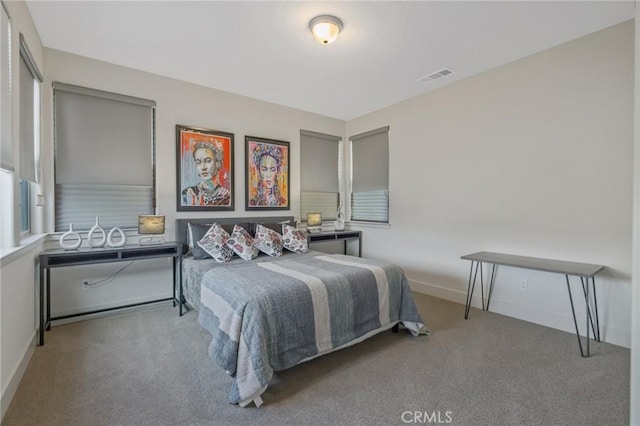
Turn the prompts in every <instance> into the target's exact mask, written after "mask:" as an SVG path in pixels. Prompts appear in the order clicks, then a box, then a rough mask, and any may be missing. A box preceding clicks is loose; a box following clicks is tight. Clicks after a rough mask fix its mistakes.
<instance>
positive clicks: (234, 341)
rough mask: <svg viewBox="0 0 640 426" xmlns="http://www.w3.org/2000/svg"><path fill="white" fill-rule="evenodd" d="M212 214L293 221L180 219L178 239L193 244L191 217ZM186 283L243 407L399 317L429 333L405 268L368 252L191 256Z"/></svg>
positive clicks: (213, 353)
mask: <svg viewBox="0 0 640 426" xmlns="http://www.w3.org/2000/svg"><path fill="white" fill-rule="evenodd" d="M214 222H215V223H218V224H220V225H224V226H233V224H236V223H237V224H241V225H243V226H248V228H249V229H252V228H253V227H254V226H255V224H257V223H262V224H265V226H267V225H270V226H272V227H274V226H273V225H275V227H274V228H276V229H277V226H279V225H278V223H283V222H288V223H290V224H294V222H293V217H290V216H279V217H266V218H265V217H254V218H215V219H211V218H206V219H177V220H176V234H177V237H178V240H179V241H181V242H183V243H184V245H185V247H188V243H189V242H188V233H189V232H188V229H189V226H188V223H191V224H192V225H191V226H192V227H194V228H195V226H196V225H199V226H200V227H201V228H202V227H203V226H204V227H207V226H210V225H211V224H213V223H214ZM252 230H253V229H252ZM196 250H197V246H196ZM195 254H196V255H197V253H195ZM181 287H182V289H181V293H182V294H183V295H184V299H185V301H186V303H187V304H188V305H189V307H190V308H192V309H195V310H196V311H197V312H198V323H199V324H200V325H201V326H202V327H204V328H205V329H206V330H207V331H208V332H209V333H210V334H211V336H212V339H211V343H210V345H209V356H210V357H211V358H212V359H213V360H214V362H215V363H216V364H218V365H219V366H220V367H222V368H223V369H224V370H225V371H226V372H227V373H228V374H229V375H230V376H231V377H232V379H233V383H232V387H231V390H230V393H229V402H231V403H234V404H238V405H240V406H241V407H245V406H247V405H248V404H250V403H251V402H254V403H255V405H256V406H258V407H259V406H260V405H261V404H262V399H261V395H262V393H263V392H264V391H265V390H266V389H267V387H268V385H269V382H270V381H271V379H272V378H273V374H274V372H275V371H280V370H284V369H287V368H290V367H293V366H294V365H297V364H300V363H302V362H305V361H308V360H310V359H313V358H315V357H318V356H321V355H323V354H326V353H329V352H333V351H336V350H339V349H342V348H345V347H347V346H350V345H353V344H355V343H358V342H361V341H363V340H365V339H367V338H369V337H371V336H373V335H375V334H377V333H380V332H382V331H385V330H388V329H391V328H394V329H395V330H397V328H398V326H399V325H402V326H403V327H404V328H406V329H408V330H409V331H410V332H411V333H412V334H413V335H414V336H417V335H419V334H427V333H428V332H427V331H426V329H425V327H424V321H423V320H422V318H421V317H420V314H419V313H418V311H417V308H416V306H415V303H414V301H413V296H412V294H411V291H410V289H409V285H408V282H407V279H406V277H405V275H404V272H403V271H402V269H401V268H400V267H398V266H396V265H393V264H389V263H385V262H380V261H374V260H371V259H366V258H359V257H353V256H347V255H340V254H326V253H321V252H316V251H309V252H307V253H293V252H288V251H287V250H284V252H283V255H282V256H280V257H271V256H268V255H265V254H261V255H260V256H258V258H256V259H254V260H243V259H240V258H239V257H237V256H236V257H234V258H233V259H232V260H230V261H229V262H225V263H219V262H217V261H215V260H213V259H195V258H194V256H190V255H189V254H187V255H186V256H185V257H184V260H183V263H182V282H181Z"/></svg>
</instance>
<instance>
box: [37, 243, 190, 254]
mask: <svg viewBox="0 0 640 426" xmlns="http://www.w3.org/2000/svg"><path fill="white" fill-rule="evenodd" d="M179 245H182V244H181V243H179V242H177V241H166V242H164V243H162V244H125V245H123V246H121V247H109V246H105V247H79V248H77V249H75V250H68V249H64V248H62V247H57V248H52V249H47V250H44V251H42V252H41V253H40V256H52V255H53V256H59V255H70V256H72V255H77V254H92V253H106V252H114V251H115V252H118V251H134V250H137V251H145V250H150V251H159V250H162V249H167V248H176V247H178V246H179Z"/></svg>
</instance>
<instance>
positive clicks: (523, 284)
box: [520, 280, 529, 291]
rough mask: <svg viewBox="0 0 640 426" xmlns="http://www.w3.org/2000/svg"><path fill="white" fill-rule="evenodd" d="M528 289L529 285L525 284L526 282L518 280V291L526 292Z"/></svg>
mask: <svg viewBox="0 0 640 426" xmlns="http://www.w3.org/2000/svg"><path fill="white" fill-rule="evenodd" d="M528 287H529V283H528V282H527V280H520V290H522V291H527V288H528Z"/></svg>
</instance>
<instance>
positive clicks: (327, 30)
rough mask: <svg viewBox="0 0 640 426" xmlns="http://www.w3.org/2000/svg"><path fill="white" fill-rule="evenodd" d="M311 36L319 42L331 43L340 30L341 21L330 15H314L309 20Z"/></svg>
mask: <svg viewBox="0 0 640 426" xmlns="http://www.w3.org/2000/svg"><path fill="white" fill-rule="evenodd" d="M309 29H310V30H311V32H312V33H313V37H314V38H315V39H316V40H318V43H320V44H331V43H333V42H334V41H335V39H336V38H338V34H340V31H342V21H341V20H339V19H338V18H336V17H335V16H331V15H320V16H316V17H315V18H313V19H312V20H311V21H310V22H309Z"/></svg>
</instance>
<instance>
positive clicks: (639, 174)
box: [629, 0, 640, 425]
mask: <svg viewBox="0 0 640 426" xmlns="http://www.w3.org/2000/svg"><path fill="white" fill-rule="evenodd" d="M638 6H639V5H638V1H637V0H636V14H635V39H634V40H635V81H636V84H635V91H634V106H635V108H634V114H633V123H634V155H633V159H634V167H633V170H634V176H633V184H634V185H633V256H632V259H633V262H632V263H633V265H632V267H633V274H632V276H633V291H632V302H631V372H630V376H631V380H630V382H631V383H630V384H631V386H630V388H631V389H630V396H629V400H630V401H639V400H640V108H639V106H640V84H638V83H639V82H640V8H638ZM630 405H631V407H630V411H631V412H630V416H629V424H632V425H637V424H640V404H630Z"/></svg>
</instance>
